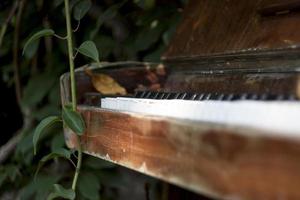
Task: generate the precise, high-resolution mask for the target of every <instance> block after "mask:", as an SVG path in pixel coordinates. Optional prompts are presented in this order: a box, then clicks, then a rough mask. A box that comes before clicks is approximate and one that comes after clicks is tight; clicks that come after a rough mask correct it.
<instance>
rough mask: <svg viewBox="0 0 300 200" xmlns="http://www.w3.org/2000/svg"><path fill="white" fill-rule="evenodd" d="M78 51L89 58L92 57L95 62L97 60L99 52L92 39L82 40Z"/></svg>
mask: <svg viewBox="0 0 300 200" xmlns="http://www.w3.org/2000/svg"><path fill="white" fill-rule="evenodd" d="M78 52H79V53H81V54H83V55H85V56H87V57H89V58H92V59H93V60H94V61H96V62H99V53H98V50H97V47H96V45H95V43H94V42H92V41H85V42H83V43H82V44H81V45H80V46H79V48H78Z"/></svg>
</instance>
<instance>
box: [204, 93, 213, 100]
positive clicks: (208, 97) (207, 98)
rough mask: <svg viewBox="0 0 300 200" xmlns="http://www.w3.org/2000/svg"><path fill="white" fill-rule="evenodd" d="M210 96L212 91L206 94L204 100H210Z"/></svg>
mask: <svg viewBox="0 0 300 200" xmlns="http://www.w3.org/2000/svg"><path fill="white" fill-rule="evenodd" d="M210 97H211V93H207V94H205V95H204V97H203V100H204V101H206V100H210Z"/></svg>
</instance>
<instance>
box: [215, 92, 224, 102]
mask: <svg viewBox="0 0 300 200" xmlns="http://www.w3.org/2000/svg"><path fill="white" fill-rule="evenodd" d="M224 97H225V94H219V95H218V97H217V99H216V100H218V101H222V100H224Z"/></svg>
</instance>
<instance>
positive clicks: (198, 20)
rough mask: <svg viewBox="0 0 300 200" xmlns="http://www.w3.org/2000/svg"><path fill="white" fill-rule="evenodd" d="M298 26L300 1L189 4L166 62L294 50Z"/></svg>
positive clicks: (214, 0)
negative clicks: (220, 55) (198, 57)
mask: <svg viewBox="0 0 300 200" xmlns="http://www.w3.org/2000/svg"><path fill="white" fill-rule="evenodd" d="M299 26H300V12H299V1H298V0H284V1H279V0H251V1H249V0H226V1H219V0H190V1H189V3H188V5H187V7H186V8H185V10H184V13H183V20H182V23H181V24H180V25H179V26H178V28H177V31H176V33H175V36H174V37H173V39H172V40H171V42H170V45H169V48H168V49H167V51H166V52H165V54H164V56H163V58H164V59H165V60H172V59H174V58H186V57H195V56H202V57H205V56H210V55H219V54H232V53H234V54H238V53H240V54H243V53H246V52H257V53H258V54H259V53H260V52H261V51H274V50H279V49H295V48H298V47H299V43H300V29H299V28H298V27H299ZM279 54H280V53H279Z"/></svg>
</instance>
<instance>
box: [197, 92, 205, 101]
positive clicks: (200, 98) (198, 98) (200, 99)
mask: <svg viewBox="0 0 300 200" xmlns="http://www.w3.org/2000/svg"><path fill="white" fill-rule="evenodd" d="M204 96H205V94H204V93H202V94H199V95H198V96H197V97H196V100H199V101H202V100H203V98H204Z"/></svg>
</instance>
